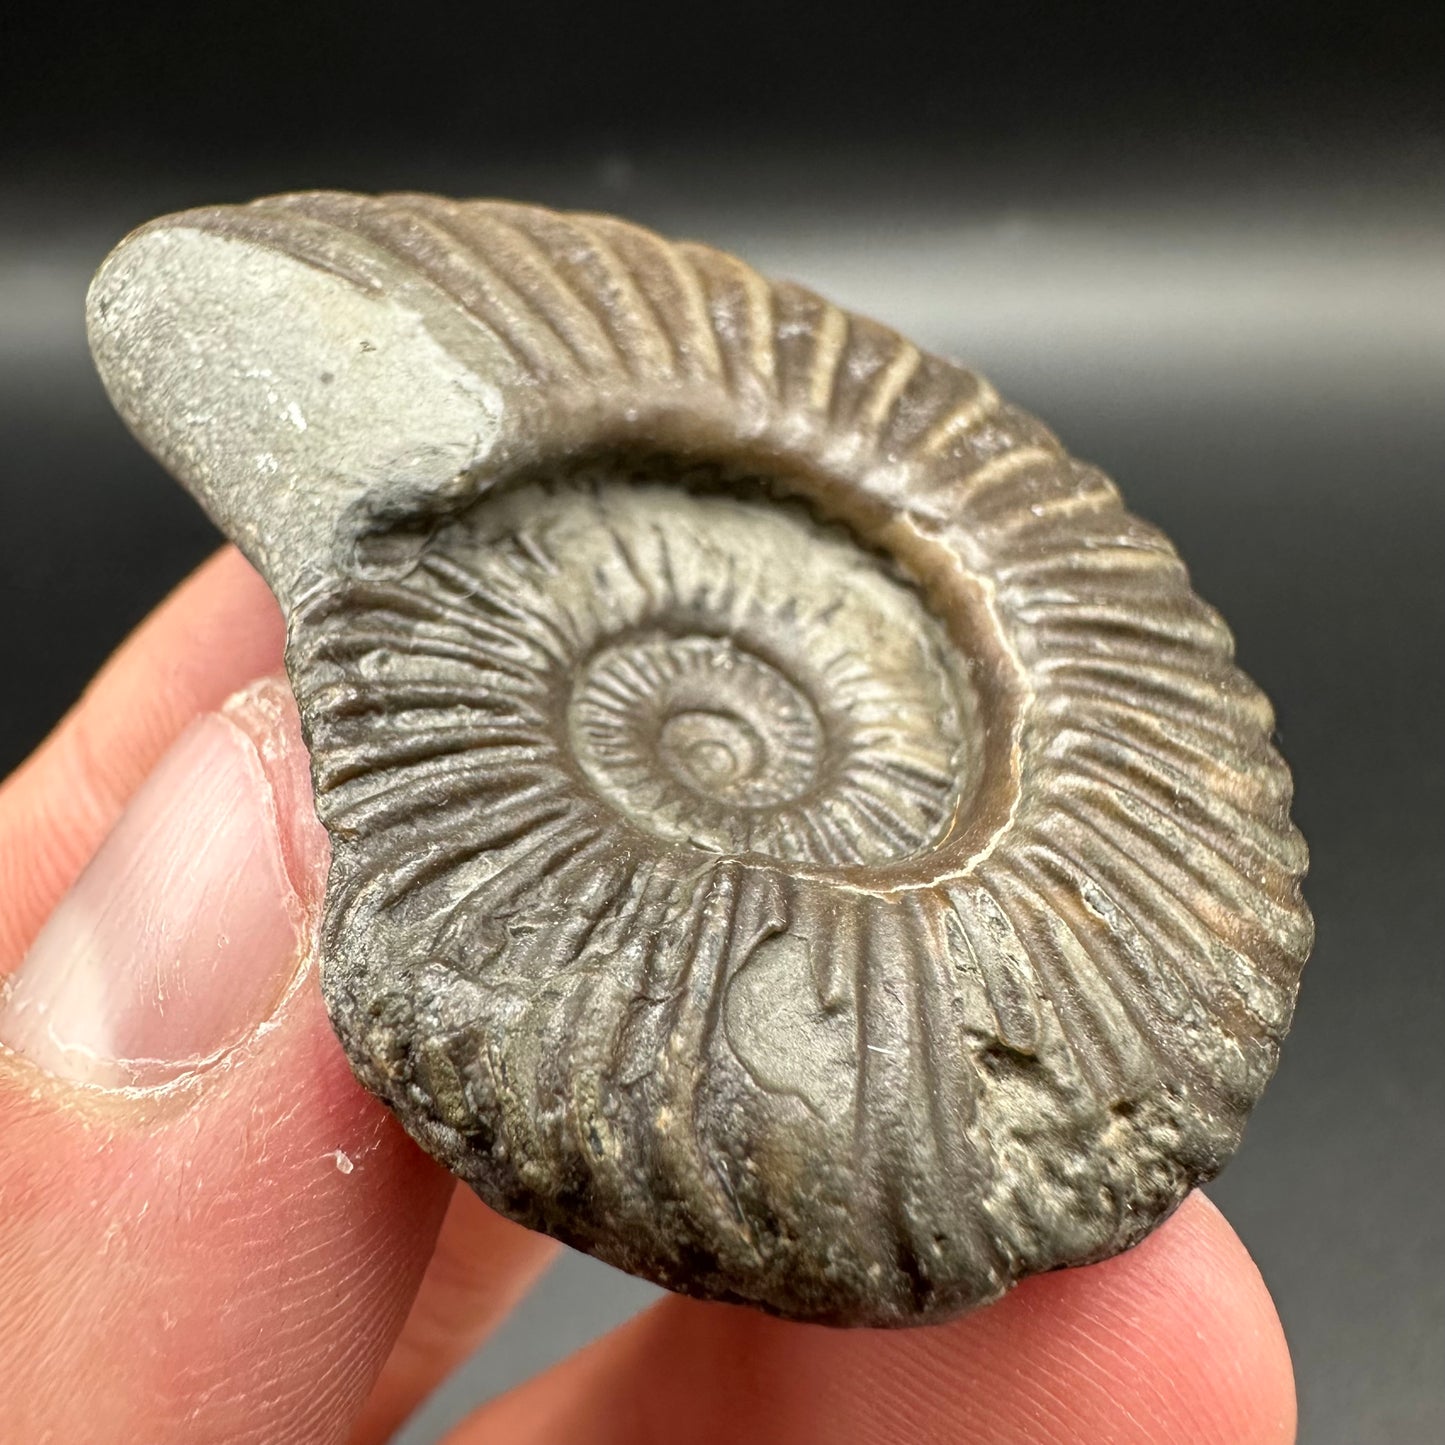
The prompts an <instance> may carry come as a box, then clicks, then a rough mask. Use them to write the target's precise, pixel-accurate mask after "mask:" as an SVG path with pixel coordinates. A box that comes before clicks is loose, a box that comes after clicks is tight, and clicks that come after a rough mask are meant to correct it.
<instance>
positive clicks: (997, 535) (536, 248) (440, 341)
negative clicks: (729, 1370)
mask: <svg viewBox="0 0 1445 1445" xmlns="http://www.w3.org/2000/svg"><path fill="white" fill-rule="evenodd" d="M91 328H92V343H93V346H94V349H95V351H96V355H97V359H98V362H99V364H100V366H101V370H102V373H103V375H104V376H105V379H106V382H107V385H108V386H109V388H110V390H111V393H112V395H113V397H114V398H115V400H116V402H117V405H118V406H119V408H120V410H121V411H122V413H123V414H124V415H125V416H126V417H127V419H128V420H129V421H130V422H131V424H132V426H133V427H134V428H135V429H136V430H137V432H138V433H139V434H140V435H141V437H142V438H143V439H144V440H145V441H146V442H147V444H148V445H150V446H151V447H152V449H153V450H155V451H156V453H157V454H158V455H159V456H160V457H161V458H162V459H163V460H164V461H166V462H167V463H168V464H169V465H170V466H171V467H172V469H173V470H174V471H176V473H177V474H178V475H179V476H180V477H181V478H182V480H183V481H185V482H186V484H187V485H188V486H190V487H191V488H192V490H193V491H195V492H196V494H197V495H198V496H199V497H200V498H201V499H202V501H203V502H204V503H205V504H206V506H207V507H208V509H209V510H210V511H211V512H212V514H213V515H214V516H215V517H216V518H217V520H218V521H219V522H220V523H221V525H222V526H223V527H224V528H225V529H226V530H227V531H228V532H229V533H230V534H231V535H232V536H233V537H235V538H236V540H237V541H238V542H240V544H241V545H242V546H243V548H244V549H245V550H246V551H247V553H248V555H250V556H251V557H252V559H253V560H254V561H256V562H257V564H258V565H259V566H260V567H261V568H262V570H263V572H264V573H265V574H266V575H267V577H268V580H269V581H270V582H271V583H272V585H273V587H274V588H275V589H276V591H277V594H278V596H279V597H280V598H281V601H282V603H283V605H284V606H285V607H286V609H287V612H288V618H289V628H290V644H289V650H288V667H289V669H290V673H291V677H292V682H293V684H294V687H295V690H296V695H297V700H298V702H299V704H300V707H301V713H302V718H303V722H304V724H305V728H306V732H307V738H308V741H309V744H310V747H311V752H312V763H313V774H314V779H315V785H316V800H317V808H318V811H319V813H320V815H321V818H322V820H323V822H324V823H325V824H326V826H327V828H328V829H329V830H330V833H331V836H332V840H333V853H334V862H333V868H332V874H331V879H330V884H329V888H328V896H327V916H326V923H325V932H324V939H323V956H322V978H323V986H324V989H325V992H326V996H327V1001H328V1004H329V1006H330V1008H331V1012H332V1017H333V1020H334V1022H335V1024H336V1027H337V1030H338V1033H339V1034H340V1037H341V1039H342V1042H343V1043H344V1044H345V1046H346V1049H347V1051H348V1054H349V1055H350V1057H351V1060H352V1062H353V1065H354V1067H355V1069H356V1072H357V1074H358V1077H360V1078H361V1080H362V1081H363V1082H364V1083H365V1084H366V1085H367V1086H368V1087H369V1088H371V1089H373V1090H374V1091H375V1092H376V1093H378V1094H379V1095H380V1096H381V1097H382V1098H383V1099H385V1100H386V1101H387V1102H388V1103H389V1104H390V1105H391V1107H392V1108H393V1109H394V1110H395V1111H396V1113H397V1115H398V1116H399V1117H400V1118H401V1120H402V1122H403V1123H404V1124H405V1125H406V1127H407V1128H408V1129H409V1130H410V1131H411V1133H412V1134H413V1135H414V1136H415V1137H416V1138H417V1139H418V1140H419V1141H420V1142H421V1143H422V1144H423V1145H424V1146H425V1147H426V1148H427V1149H428V1150H430V1151H431V1152H432V1153H433V1154H435V1155H436V1156H437V1157H438V1158H439V1159H441V1160H442V1161H443V1162H444V1163H446V1164H447V1165H448V1167H450V1168H451V1169H453V1170H454V1171H456V1172H457V1173H458V1174H459V1175H461V1176H462V1177H463V1178H464V1179H465V1180H467V1182H468V1183H470V1184H471V1185H472V1186H473V1187H474V1188H475V1189H476V1190H477V1191H478V1193H479V1194H481V1196H482V1197H483V1198H484V1199H486V1200H487V1201H488V1202H489V1203H490V1204H492V1205H493V1206H495V1207H496V1208H498V1209H500V1210H502V1211H503V1212H504V1213H506V1214H509V1215H511V1216H512V1217H514V1218H516V1219H519V1220H521V1221H522V1222H524V1223H526V1224H529V1225H531V1226H533V1227H536V1228H538V1229H544V1230H546V1231H548V1232H549V1233H551V1234H555V1235H557V1236H559V1237H560V1238H562V1239H565V1240H567V1241H569V1242H571V1243H573V1244H576V1245H579V1246H581V1247H582V1248H585V1249H587V1250H589V1251H591V1252H592V1253H594V1254H597V1255H599V1256H601V1257H602V1258H604V1259H607V1260H609V1261H611V1262H612V1263H614V1264H618V1265H621V1266H622V1267H623V1268H626V1269H629V1270H633V1271H635V1272H637V1273H640V1274H643V1275H646V1276H648V1277H650V1278H652V1279H655V1280H658V1281H659V1282H661V1283H663V1284H666V1285H669V1286H671V1287H672V1288H675V1289H679V1290H684V1291H687V1292H689V1293H694V1294H700V1295H706V1296H711V1297H715V1298H723V1299H733V1300H742V1301H747V1302H750V1303H753V1304H757V1305H760V1306H762V1307H763V1308H766V1309H769V1310H773V1311H777V1312H780V1313H783V1314H788V1315H792V1316H796V1317H799V1318H806V1319H814V1320H824V1321H829V1322H835V1323H864V1324H907V1323H913V1322H919V1321H925V1320H929V1319H935V1318H939V1317H943V1316H946V1315H948V1314H950V1313H953V1312H956V1311H958V1310H960V1309H962V1308H965V1307H967V1306H970V1305H973V1304H977V1303H980V1302H982V1301H985V1300H988V1299H990V1298H993V1297H994V1296H996V1295H997V1294H999V1293H1000V1292H1001V1291H1003V1290H1004V1289H1006V1288H1007V1287H1008V1285H1009V1284H1011V1283H1012V1282H1013V1281H1015V1280H1017V1279H1018V1278H1020V1277H1021V1276H1023V1275H1026V1274H1029V1273H1032V1272H1034V1271H1038V1270H1045V1269H1051V1268H1054V1267H1057V1266H1060V1265H1069V1264H1079V1263H1084V1262H1087V1261H1089V1260H1094V1259H1099V1258H1102V1257H1104V1256H1106V1255H1109V1254H1111V1253H1114V1252H1116V1251H1117V1250H1119V1249H1122V1248H1124V1247H1125V1246H1127V1245H1129V1244H1131V1243H1133V1242H1134V1241H1136V1240H1137V1239H1139V1238H1140V1237H1141V1236H1142V1235H1143V1234H1145V1233H1146V1232H1147V1231H1148V1230H1149V1229H1150V1228H1151V1227H1152V1226H1153V1225H1154V1224H1156V1223H1157V1222H1158V1221H1159V1220H1160V1219H1162V1218H1163V1217H1164V1216H1165V1215H1167V1214H1168V1212H1169V1211H1170V1210H1171V1209H1172V1208H1173V1207H1174V1206H1175V1205H1176V1204H1177V1203H1178V1202H1179V1200H1180V1199H1181V1198H1182V1197H1183V1196H1184V1194H1185V1193H1186V1192H1187V1191H1188V1189H1189V1188H1190V1187H1191V1186H1192V1185H1194V1184H1195V1183H1197V1182H1198V1181H1200V1180H1202V1179H1206V1178H1208V1177H1209V1176H1211V1175H1212V1174H1214V1173H1215V1172H1216V1171H1217V1170H1218V1169H1219V1167H1220V1166H1221V1165H1222V1164H1223V1163H1224V1162H1225V1160H1226V1159H1227V1158H1228V1157H1229V1155H1230V1153H1231V1152H1232V1150H1233V1149H1234V1147H1235V1145H1236V1143H1237V1142H1238V1139H1239V1135H1240V1131H1241V1129H1242V1127H1243V1123H1244V1119H1245V1116H1246V1114H1247V1113H1248V1111H1249V1109H1250V1107H1251V1105H1252V1104H1253V1102H1254V1100H1255V1099H1256V1098H1257V1097H1258V1095H1259V1092H1260V1090H1261V1088H1262V1087H1263V1085H1264V1083H1265V1082H1266V1080H1267V1079H1268V1077H1269V1075H1270V1073H1271V1072H1272V1070H1273V1068H1274V1066H1275V1061H1276V1055H1277V1051H1278V1047H1279V1042H1280V1039H1281V1037H1282V1036H1283V1034H1284V1032H1285V1030H1286V1028H1287V1026H1288V1023H1289V1018H1290V1011H1291V1008H1292V1005H1293V1000H1294V994H1295V987H1296V982H1297V979H1298V975H1299V971H1300V968H1301V966H1302V964H1303V962H1304V959H1305V957H1306V955H1307V953H1308V950H1309V945H1310V935H1311V928H1310V921H1309V915H1308V913H1307V911H1306V909H1305V907H1304V905H1303V903H1302V902H1301V899H1300V893H1299V884H1300V879H1301V876H1302V874H1303V872H1304V867H1305V850H1304V846H1303V843H1302V842H1301V840H1300V838H1299V836H1298V834H1297V833H1296V832H1295V830H1294V828H1293V826H1292V825H1291V823H1290V821H1289V802H1290V780H1289V774H1288V772H1287V770H1286V768H1285V766H1284V764H1283V763H1282V762H1281V761H1280V759H1279V757H1278V756H1277V755H1276V753H1275V752H1274V750H1273V747H1272V746H1271V742H1270V736H1271V729H1272V719H1271V712H1270V708H1269V705H1268V703H1267V702H1266V700H1265V699H1264V697H1263V696H1262V695H1261V694H1260V693H1259V691H1258V690H1257V689H1256V688H1255V687H1254V686H1253V685H1252V684H1251V683H1250V682H1249V680H1248V679H1247V678H1245V677H1244V676H1243V675H1242V674H1241V673H1240V672H1239V671H1238V669H1236V667H1235V666H1234V664H1233V662H1232V660H1231V657H1232V644H1231V639H1230V636H1229V633H1228V631H1227V630H1226V628H1225V627H1224V625H1223V623H1222V622H1221V621H1220V619H1219V618H1218V616H1217V615H1216V614H1215V613H1214V612H1212V611H1211V610H1210V609H1209V608H1208V607H1207V606H1206V605H1205V604H1203V603H1202V602H1200V601H1199V600H1198V599H1197V598H1196V597H1195V596H1194V595H1193V594H1192V593H1191V591H1190V589H1189V585H1188V581H1187V578H1186V576H1185V572H1184V569H1183V567H1182V566H1181V564H1180V562H1179V560H1178V558H1177V556H1176V555H1175V553H1174V551H1173V549H1172V548H1171V546H1170V545H1169V543H1168V541H1167V540H1166V539H1165V538H1164V537H1163V536H1161V535H1160V534H1159V533H1158V532H1157V531H1156V530H1155V529H1153V528H1152V527H1150V526H1148V525H1146V524H1145V523H1143V522H1141V521H1139V520H1138V519H1136V518H1134V517H1132V516H1131V515H1130V514H1129V513H1127V512H1126V511H1124V509H1123V508H1122V506H1121V505H1120V502H1119V498H1118V495H1117V493H1116V491H1115V489H1114V487H1113V486H1112V484H1111V483H1110V482H1109V481H1108V480H1107V479H1106V478H1105V477H1103V476H1102V475H1101V474H1100V473H1099V472H1097V471H1096V470H1094V469H1093V468H1091V467H1088V466H1084V465H1081V464H1080V463H1078V462H1076V461H1074V460H1072V459H1071V458H1070V457H1069V456H1068V455H1067V454H1065V452H1064V451H1063V450H1062V449H1061V448H1060V446H1059V444H1058V442H1057V441H1056V440H1055V439H1054V438H1053V437H1052V436H1051V435H1050V434H1049V432H1048V431H1046V430H1045V429H1044V428H1043V427H1042V426H1041V425H1040V424H1039V423H1038V422H1036V421H1035V420H1033V419H1032V418H1031V417H1029V416H1027V415H1025V414H1024V413H1022V412H1020V411H1019V410H1017V409H1016V408H1014V407H1012V406H1010V405H1008V404H1007V403H1005V402H1003V401H1002V400H1000V398H999V397H998V396H997V395H996V394H995V392H994V391H993V390H992V389H991V388H990V387H989V385H988V384H987V383H986V382H984V381H983V380H981V379H980V378H979V377H977V376H976V375H973V374H972V373H970V372H967V371H964V370H961V369H959V368H957V367H955V366H952V365H950V364H948V363H945V362H943V361H940V360H938V359H937V358H934V357H931V356H928V355H926V354H924V353H922V352H920V351H919V350H918V349H916V348H915V347H913V346H912V345H910V344H909V343H908V342H907V341H905V340H903V339H902V338H901V337H899V336H897V335H896V334H894V333H893V332H891V331H889V330H888V329H886V328H885V327H883V326H880V325H878V324H876V323H874V322H871V321H867V320H864V319H862V318H860V317H857V316H852V315H849V314H848V313H846V312H844V311H841V310H839V309H838V308H836V307H834V306H831V305H829V304H828V303H827V302H825V301H823V300H821V299H819V298H818V297H817V296H815V295H813V294H812V293H811V292H808V291H806V290H803V289H802V288H800V287H797V286H793V285H788V284H773V283H769V282H767V281H764V280H763V279H762V278H760V277H759V276H758V275H757V274H756V273H754V272H753V271H751V270H750V269H749V268H748V267H747V266H745V265H744V264H743V263H741V262H740V261H737V260H735V259H733V258H731V257H729V256H726V255H723V254H721V253H720V252H717V251H714V250H710V249H708V248H706V247H702V246H696V245H674V244H669V243H667V242H665V241H663V240H661V239H659V238H658V237H656V236H653V235H651V234H650V233H648V232H646V231H643V230H640V229H638V228H636V227H634V226H630V225H627V224H625V223H623V222H620V221H616V220H612V219H608V218H604V217H596V216H564V215H558V214H554V213H551V212H547V211H543V210H539V209H532V208H527V207H520V206H513V205H503V204H497V203H489V202H472V203H455V202H450V201H444V200H440V199H437V198H433V197H423V196H396V197H386V198H380V199H376V198H366V197H358V196H347V195H335V194H315V195H300V196H287V197H279V198H275V199H272V200H267V201H262V202H258V203H256V204H255V205H252V206H247V207H234V208H219V209H214V210H209V211H198V212H191V213H187V214H184V215H180V216H175V217H168V218H166V219H164V220H162V221H159V222H156V223H154V224H153V225H152V226H151V227H148V228H145V229H144V230H142V231H140V232H138V233H136V235H135V236H133V237H131V238H130V239H129V240H128V241H126V242H125V243H123V245H122V246H121V247H120V248H119V249H118V250H117V251H116V252H115V253H114V255H113V256H112V258H111V259H110V260H109V261H108V262H107V265H106V267H105V268H104V269H103V270H102V272H101V274H100V276H99V277H98V279H97V282H96V285H95V288H94V289H93V292H92V309H91ZM298 1087H304V1081H298Z"/></svg>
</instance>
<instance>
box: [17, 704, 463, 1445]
mask: <svg viewBox="0 0 1445 1445" xmlns="http://www.w3.org/2000/svg"><path fill="white" fill-rule="evenodd" d="M304 760H305V753H304V749H303V748H302V745H301V741H300V737H299V732H298V726H297V722H296V718H295V712H294V708H293V706H292V704H291V701H290V697H289V694H288V693H287V691H286V689H285V688H284V686H283V685H282V684H281V683H279V682H275V681H272V682H263V683H260V684H257V685H255V686H253V687H251V688H249V689H247V690H246V691H245V692H243V693H240V694H238V695H237V696H236V697H235V698H233V699H232V700H231V701H230V702H229V703H227V704H226V705H225V706H224V707H222V708H221V709H220V710H219V711H216V712H211V713H208V714H205V715H203V716H202V717H200V718H199V719H197V720H196V721H195V722H193V723H192V724H191V725H190V727H189V728H188V729H187V730H186V731H185V732H184V733H182V734H181V736H180V737H179V738H178V739H177V740H176V742H175V743H174V744H173V745H172V747H171V749H170V751H169V752H168V753H167V754H166V755H165V757H164V758H163V759H162V760H161V762H160V763H159V765H158V766H157V767H156V768H155V770H154V771H153V772H152V773H151V775H150V777H149V778H148V780H147V781H146V782H145V783H144V784H143V785H142V786H141V788H140V789H139V791H138V792H137V793H136V794H135V795H134V797H133V798H132V799H131V801H130V803H129V804H128V806H127V807H126V809H125V811H124V813H123V814H122V815H121V817H120V819H119V821H118V822H117V823H116V825H115V827H114V829H113V831H112V832H111V833H110V835H109V837H108V838H107V839H106V841H105V842H104V843H103V844H102V845H101V846H100V848H99V850H98V852H97V853H96V855H95V857H94V858H93V860H92V861H91V863H90V864H89V866H88V867H87V868H86V869H85V870H84V871H83V872H82V873H81V875H80V877H79V878H78V879H77V880H76V881H75V883H74V884H73V886H72V887H71V889H70V891H69V892H68V893H67V895H66V896H65V897H64V899H63V900H62V901H61V902H60V904H59V905H58V907H57V908H56V909H55V911H54V913H53V914H52V916H51V918H50V920H49V922H48V923H47V924H46V925H45V927H44V928H43V929H42V930H41V932H40V934H39V935H38V937H36V939H35V941H34V942H33V944H32V945H31V947H30V949H29V952H28V953H27V955H26V957H25V959H24V960H23V962H22V963H21V965H20V967H19V969H18V970H17V971H16V972H15V974H14V975H13V976H12V977H11V978H10V979H9V981H8V984H7V983H4V982H0V1161H3V1163H0V1221H3V1226H0V1381H3V1382H4V1384H5V1387H6V1388H5V1394H6V1399H7V1406H6V1411H5V1414H4V1417H3V1419H0V1442H11V1441H15V1442H20V1441H31V1440H37V1439H57V1440H72V1439H74V1440H79V1439H86V1438H92V1437H93V1432H94V1428H95V1422H96V1421H97V1419H104V1420H105V1421H106V1429H105V1434H106V1438H107V1439H108V1440H112V1441H115V1442H117V1445H130V1442H135V1445H139V1442H146V1445H162V1442H167V1441H181V1440H184V1441H187V1442H197V1445H205V1442H208V1441H221V1440H225V1441H237V1442H248V1441H255V1442H262V1441H264V1442H266V1445H284V1442H302V1441H304V1442H306V1445H316V1442H326V1441H334V1440H341V1439H344V1438H345V1435H346V1432H347V1428H348V1425H349V1423H350V1421H351V1420H352V1419H353V1418H354V1416H355V1415H356V1413H357V1412H358V1411H359V1409H360V1407H361V1405H362V1403H363V1401H364V1399H365V1396H366V1393H367V1391H368V1390H369V1389H370V1386H371V1384H372V1382H373V1380H374V1379H375V1377H376V1374H377V1373H378V1371H379V1370H380V1368H381V1365H382V1362H383V1360H384V1359H385V1357H386V1354H387V1352H388V1350H389V1349H390V1346H391V1344H392V1341H393V1340H394V1338H395V1336H396V1334H397V1332H398V1330H399V1329H400V1326H401V1323H402V1320H403V1319H404V1317H405V1313H406V1310H407V1307H408V1305H409V1304H410V1301H411V1298H412V1296H413V1294H414V1293H415V1291H416V1288H417V1285H418V1283H419V1281H420V1279H421V1275H422V1272H423V1270H424V1268H425V1266H426V1262H427V1259H428V1257H429V1255H430V1252H431V1248H432V1245H433V1241H434V1239H435V1234H436V1230H437V1228H438V1227H439V1224H440V1221H441V1217H442V1214H443V1212H444V1210H445V1207H446V1201H447V1198H448V1195H449V1193H450V1182H449V1181H448V1180H447V1179H446V1177H445V1176H444V1175H443V1174H442V1173H441V1171H439V1170H438V1169H436V1167H435V1166H433V1165H432V1164H430V1163H429V1162H428V1161H427V1160H425V1159H424V1158H423V1156H422V1155H421V1154H420V1153H419V1152H418V1151H417V1150H416V1149H415V1148H414V1147H413V1146H412V1145H411V1144H410V1143H409V1142H408V1141H407V1140H406V1138H405V1136H404V1135H403V1134H402V1132H401V1130H400V1129H399V1128H398V1127H397V1126H396V1125H395V1124H394V1123H393V1122H392V1121H391V1119H390V1117H389V1116H388V1115H386V1114H385V1112H384V1111H383V1110H382V1109H381V1107H380V1106H379V1105H378V1104H376V1103H375V1102H374V1101H372V1100H371V1099H369V1098H368V1097H367V1096H366V1095H365V1094H364V1093H363V1092H362V1091H361V1090H360V1089H358V1088H357V1087H356V1085H355V1083H354V1082H353V1080H352V1079H351V1077H350V1074H349V1072H348V1070H347V1067H346V1064H345V1060H344V1058H343V1056H342V1054H341V1051H340V1050H339V1049H338V1048H337V1047H336V1044H335V1041H334V1039H333V1038H332V1036H331V1033H330V1029H329V1025H328V1024H327V1021H326V1017H325V1012H324V1009H323V1007H322V1004H321V1001H320V997H319V993H318V990H317V989H316V987H315V982H314V976H313V965H312V962H311V945H312V939H313V936H314V929H315V923H316V919H317V914H318V909H319V900H320V896H321V889H322V884H323V879H324V871H325V863H326V844H325V838H324V835H323V834H322V833H321V830H320V828H319V826H318V825H317V823H316V821H315V818H314V816H313V815H312V812H311V807H310V794H309V785H308V782H307V779H306V776H305V769H304Z"/></svg>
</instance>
